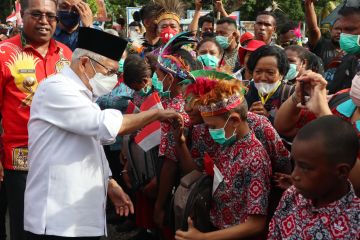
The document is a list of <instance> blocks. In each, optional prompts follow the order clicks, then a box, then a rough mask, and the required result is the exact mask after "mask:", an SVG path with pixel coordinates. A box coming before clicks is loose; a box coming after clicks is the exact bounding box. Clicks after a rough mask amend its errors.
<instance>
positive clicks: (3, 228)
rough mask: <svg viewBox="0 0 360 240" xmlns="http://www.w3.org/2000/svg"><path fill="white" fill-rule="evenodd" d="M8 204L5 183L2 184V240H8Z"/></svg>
mask: <svg viewBox="0 0 360 240" xmlns="http://www.w3.org/2000/svg"><path fill="white" fill-rule="evenodd" d="M6 202H7V201H6V192H5V183H4V182H0V240H6V227H5V225H6V209H7V203H6Z"/></svg>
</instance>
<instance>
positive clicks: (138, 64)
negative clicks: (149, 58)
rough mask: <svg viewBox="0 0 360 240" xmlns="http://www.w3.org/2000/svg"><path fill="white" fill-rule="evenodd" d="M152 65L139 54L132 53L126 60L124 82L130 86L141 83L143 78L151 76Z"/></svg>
mask: <svg viewBox="0 0 360 240" xmlns="http://www.w3.org/2000/svg"><path fill="white" fill-rule="evenodd" d="M151 73H152V71H151V68H150V65H149V64H148V63H147V62H146V60H145V59H143V58H141V57H140V55H138V54H130V55H128V56H127V58H126V59H125V62H124V74H123V76H124V83H125V84H126V85H128V86H130V85H131V84H134V83H141V82H142V81H143V78H146V77H151Z"/></svg>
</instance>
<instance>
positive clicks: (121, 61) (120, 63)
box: [119, 59, 125, 73]
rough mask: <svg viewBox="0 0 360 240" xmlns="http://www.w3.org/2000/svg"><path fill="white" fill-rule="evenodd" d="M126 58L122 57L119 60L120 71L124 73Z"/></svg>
mask: <svg viewBox="0 0 360 240" xmlns="http://www.w3.org/2000/svg"><path fill="white" fill-rule="evenodd" d="M124 62H125V60H124V59H120V61H119V72H121V73H123V72H124Z"/></svg>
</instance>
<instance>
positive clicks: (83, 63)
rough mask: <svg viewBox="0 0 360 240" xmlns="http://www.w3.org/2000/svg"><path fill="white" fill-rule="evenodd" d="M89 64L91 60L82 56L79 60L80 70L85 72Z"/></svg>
mask: <svg viewBox="0 0 360 240" xmlns="http://www.w3.org/2000/svg"><path fill="white" fill-rule="evenodd" d="M87 62H89V58H88V57H85V56H82V57H80V58H79V70H80V71H82V72H84V71H85V69H86V63H87Z"/></svg>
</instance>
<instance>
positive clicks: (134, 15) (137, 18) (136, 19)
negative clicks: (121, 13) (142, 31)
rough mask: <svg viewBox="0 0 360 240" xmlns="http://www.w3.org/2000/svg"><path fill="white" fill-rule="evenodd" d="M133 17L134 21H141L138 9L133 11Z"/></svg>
mask: <svg viewBox="0 0 360 240" xmlns="http://www.w3.org/2000/svg"><path fill="white" fill-rule="evenodd" d="M133 19H134V21H136V22H140V21H141V17H140V12H139V11H135V12H134V13H133Z"/></svg>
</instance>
